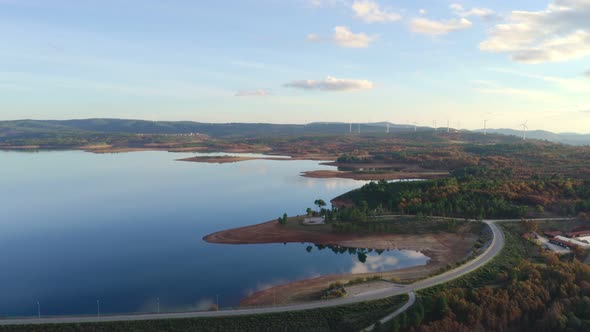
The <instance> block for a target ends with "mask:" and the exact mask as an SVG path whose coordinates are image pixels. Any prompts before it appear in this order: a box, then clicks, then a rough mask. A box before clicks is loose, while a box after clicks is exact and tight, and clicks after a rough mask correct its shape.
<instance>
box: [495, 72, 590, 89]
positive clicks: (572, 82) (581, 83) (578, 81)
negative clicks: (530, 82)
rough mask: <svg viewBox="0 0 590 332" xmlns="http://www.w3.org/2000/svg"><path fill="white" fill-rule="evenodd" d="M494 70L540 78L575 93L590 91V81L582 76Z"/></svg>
mask: <svg viewBox="0 0 590 332" xmlns="http://www.w3.org/2000/svg"><path fill="white" fill-rule="evenodd" d="M491 70H492V71H495V72H499V73H505V74H510V75H516V76H520V77H526V78H532V79H536V80H540V81H543V82H547V83H551V84H554V85H556V86H557V87H559V88H561V89H563V90H566V91H569V92H574V93H587V92H588V91H590V81H588V80H585V79H584V78H581V77H574V78H564V77H556V76H543V75H537V74H527V73H522V72H519V71H514V70H510V69H504V68H491Z"/></svg>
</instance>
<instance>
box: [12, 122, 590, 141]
mask: <svg viewBox="0 0 590 332" xmlns="http://www.w3.org/2000/svg"><path fill="white" fill-rule="evenodd" d="M388 125H389V132H390V133H402V132H412V131H414V130H417V131H421V132H423V131H431V130H433V128H431V127H416V128H414V126H413V125H400V124H394V123H387V122H377V123H363V124H356V123H353V124H350V123H341V122H314V123H309V124H305V125H303V124H268V123H203V122H192V121H147V120H127V119H79V120H15V121H0V141H2V140H3V139H4V140H6V139H28V138H47V137H53V136H64V135H92V134H105V133H106V134H188V133H199V134H205V135H208V136H211V137H255V136H289V135H305V134H314V135H321V134H340V133H348V132H349V131H352V132H353V133H357V132H358V131H359V130H360V132H361V133H385V132H386V130H387V126H388ZM439 130H441V131H444V130H445V128H440V129H439ZM482 131H483V130H476V131H474V132H476V133H481V132H482ZM487 131H488V132H489V133H496V134H501V135H507V136H517V137H520V136H522V132H521V131H518V130H512V129H488V130H487ZM463 132H465V133H467V132H468V131H463ZM527 137H528V138H533V139H539V140H547V141H551V142H557V143H564V144H571V145H590V134H587V135H583V134H575V133H561V134H555V133H552V132H548V131H542V130H533V131H528V132H527Z"/></svg>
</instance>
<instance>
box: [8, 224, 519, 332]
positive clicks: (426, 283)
mask: <svg viewBox="0 0 590 332" xmlns="http://www.w3.org/2000/svg"><path fill="white" fill-rule="evenodd" d="M498 221H501V220H487V221H484V222H485V223H487V224H488V225H489V226H490V228H491V230H492V232H493V238H492V241H491V243H490V245H489V246H488V248H487V249H486V250H485V251H484V253H483V254H481V255H480V256H478V257H477V258H475V259H473V260H471V261H469V262H467V263H466V264H464V265H462V266H460V267H458V268H456V269H453V270H450V271H447V272H445V273H443V274H440V275H437V276H434V277H432V278H428V279H424V280H421V281H418V282H416V283H414V284H411V285H405V286H402V287H400V286H392V287H391V288H385V289H380V290H377V291H372V292H367V293H363V294H359V295H357V296H351V297H343V298H339V299H334V300H330V301H316V302H309V303H301V304H293V305H285V306H275V307H264V308H245V309H233V310H221V311H200V312H178V313H161V314H131V315H111V316H100V317H98V316H68V317H64V316H61V317H41V318H16V319H0V325H14V324H51V323H88V322H116V321H136V320H154V319H172V318H197V317H221V316H238V315H253V314H265V313H273V312H286V311H299V310H309V309H317V308H324V307H333V306H338V305H344V304H352V303H358V302H363V301H373V300H379V299H383V298H387V297H391V296H396V295H402V294H408V293H410V292H413V291H416V290H419V289H424V288H428V287H431V286H435V285H438V284H441V283H445V282H448V281H450V280H453V279H455V278H458V277H460V276H462V275H464V274H467V273H469V272H471V271H474V270H476V269H477V268H479V267H481V266H483V265H485V264H486V263H487V262H489V261H490V260H491V259H492V258H493V257H494V256H496V255H497V254H498V253H499V252H500V250H501V249H502V247H503V245H504V235H503V234H502V231H500V229H499V228H498V226H496V224H495V222H498ZM509 221H520V220H509Z"/></svg>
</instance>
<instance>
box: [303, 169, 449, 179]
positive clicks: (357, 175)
mask: <svg viewBox="0 0 590 332" xmlns="http://www.w3.org/2000/svg"><path fill="white" fill-rule="evenodd" d="M301 175H302V176H304V177H308V178H318V179H327V178H340V179H353V180H364V181H374V180H402V179H439V178H444V177H447V176H448V175H449V173H448V172H375V173H372V172H352V171H336V170H319V171H308V172H303V173H302V174H301Z"/></svg>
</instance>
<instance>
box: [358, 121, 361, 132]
mask: <svg viewBox="0 0 590 332" xmlns="http://www.w3.org/2000/svg"><path fill="white" fill-rule="evenodd" d="M358 132H359V134H360V133H361V124H360V123H359V124H358Z"/></svg>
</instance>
